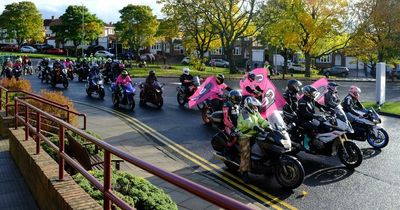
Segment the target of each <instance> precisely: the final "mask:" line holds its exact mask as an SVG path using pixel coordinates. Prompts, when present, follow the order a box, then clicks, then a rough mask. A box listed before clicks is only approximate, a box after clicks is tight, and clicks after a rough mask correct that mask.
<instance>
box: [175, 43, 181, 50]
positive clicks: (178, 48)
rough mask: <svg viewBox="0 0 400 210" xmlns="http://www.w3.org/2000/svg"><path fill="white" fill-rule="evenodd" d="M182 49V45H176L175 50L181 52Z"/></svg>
mask: <svg viewBox="0 0 400 210" xmlns="http://www.w3.org/2000/svg"><path fill="white" fill-rule="evenodd" d="M181 49H182V44H176V45H174V50H181Z"/></svg>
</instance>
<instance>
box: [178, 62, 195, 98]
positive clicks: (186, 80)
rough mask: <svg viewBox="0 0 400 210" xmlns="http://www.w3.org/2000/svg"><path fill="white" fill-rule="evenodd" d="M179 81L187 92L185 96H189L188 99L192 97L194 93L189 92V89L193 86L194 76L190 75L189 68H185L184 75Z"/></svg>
mask: <svg viewBox="0 0 400 210" xmlns="http://www.w3.org/2000/svg"><path fill="white" fill-rule="evenodd" d="M179 81H180V82H181V84H182V87H183V88H184V90H185V95H187V96H188V97H189V96H190V95H192V93H190V91H189V87H190V86H191V85H193V76H192V75H191V74H190V70H189V68H183V70H182V74H181V76H180V77H179Z"/></svg>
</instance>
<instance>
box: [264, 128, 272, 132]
mask: <svg viewBox="0 0 400 210" xmlns="http://www.w3.org/2000/svg"><path fill="white" fill-rule="evenodd" d="M264 131H265V132H268V133H269V132H271V131H272V129H271V128H270V127H266V128H264Z"/></svg>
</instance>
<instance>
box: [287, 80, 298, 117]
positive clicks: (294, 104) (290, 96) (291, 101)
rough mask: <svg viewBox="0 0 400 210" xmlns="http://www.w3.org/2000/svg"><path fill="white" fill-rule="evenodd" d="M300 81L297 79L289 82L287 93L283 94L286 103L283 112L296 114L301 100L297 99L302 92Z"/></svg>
mask: <svg viewBox="0 0 400 210" xmlns="http://www.w3.org/2000/svg"><path fill="white" fill-rule="evenodd" d="M302 85H303V84H301V82H300V81H298V80H296V79H291V80H289V81H288V82H287V86H286V91H285V93H284V94H283V98H285V100H286V103H287V104H285V106H284V107H283V110H284V111H286V112H290V113H296V112H297V110H298V108H299V100H298V99H297V94H298V93H299V92H300V89H301V86H302Z"/></svg>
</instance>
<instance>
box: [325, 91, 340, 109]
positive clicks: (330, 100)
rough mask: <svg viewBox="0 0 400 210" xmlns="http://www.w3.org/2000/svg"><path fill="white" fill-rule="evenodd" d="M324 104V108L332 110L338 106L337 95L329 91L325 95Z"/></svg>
mask: <svg viewBox="0 0 400 210" xmlns="http://www.w3.org/2000/svg"><path fill="white" fill-rule="evenodd" d="M324 102H325V106H327V107H329V108H331V109H334V108H335V107H337V106H338V105H339V104H340V99H339V96H338V94H337V93H335V92H333V91H331V90H329V91H328V92H326V93H325V98H324Z"/></svg>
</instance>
